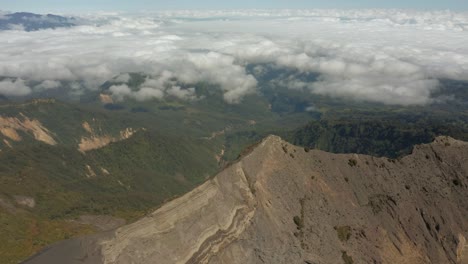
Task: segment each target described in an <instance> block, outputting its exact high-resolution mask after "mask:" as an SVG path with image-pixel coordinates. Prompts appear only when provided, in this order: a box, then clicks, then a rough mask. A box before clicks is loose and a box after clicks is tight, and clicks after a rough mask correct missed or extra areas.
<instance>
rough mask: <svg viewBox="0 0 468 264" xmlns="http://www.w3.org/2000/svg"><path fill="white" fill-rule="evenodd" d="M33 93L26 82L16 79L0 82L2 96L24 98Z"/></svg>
mask: <svg viewBox="0 0 468 264" xmlns="http://www.w3.org/2000/svg"><path fill="white" fill-rule="evenodd" d="M30 93H31V88H29V87H28V86H27V85H26V84H25V82H24V80H21V79H16V80H10V79H5V80H2V81H0V94H3V95H6V96H22V95H28V94H30Z"/></svg>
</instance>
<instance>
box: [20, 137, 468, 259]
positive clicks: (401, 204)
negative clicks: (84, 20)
mask: <svg viewBox="0 0 468 264" xmlns="http://www.w3.org/2000/svg"><path fill="white" fill-rule="evenodd" d="M467 160H468V144H467V143H465V142H461V141H456V140H454V139H451V138H446V137H439V138H437V139H436V140H435V142H434V143H432V144H428V145H420V146H417V147H415V149H414V151H413V153H412V154H411V155H409V156H406V157H404V158H402V159H400V160H392V159H387V158H375V157H371V156H365V155H355V154H330V153H326V152H322V151H316V150H310V151H309V150H308V149H303V148H299V147H296V146H292V145H290V144H288V143H286V142H284V141H282V140H281V139H280V138H278V137H275V136H270V137H268V138H267V139H265V140H264V141H263V142H262V143H261V144H259V145H258V146H256V147H255V148H254V149H253V150H252V151H251V152H250V153H249V154H247V155H246V156H244V157H243V158H242V159H241V160H240V161H238V162H237V163H235V164H233V165H231V166H229V167H228V168H226V169H225V170H224V171H223V172H221V173H220V174H218V175H217V176H216V177H214V178H213V179H211V180H209V181H207V182H206V183H205V184H203V185H201V186H199V187H198V188H196V189H195V190H193V191H192V192H190V193H188V194H186V195H184V196H182V197H180V198H178V199H175V200H173V201H171V202H169V203H167V204H165V205H164V206H163V207H161V208H160V209H158V210H157V211H155V212H154V213H152V214H150V215H148V216H147V217H145V218H143V219H141V220H139V221H137V222H135V223H133V224H131V225H128V226H124V227H121V228H119V229H117V230H115V231H114V232H111V233H107V234H105V235H101V236H97V237H94V238H86V239H83V240H78V241H77V240H71V241H66V242H64V243H61V244H59V245H57V246H55V247H52V248H51V249H48V250H45V251H44V252H43V253H42V254H40V255H38V256H36V257H34V258H32V259H31V260H30V261H28V262H27V263H60V262H62V263H212V264H214V263H314V264H315V263H317V264H319V263H346V264H349V263H467V262H466V261H467V255H468V253H467V249H466V248H467V246H466V237H467V235H468V221H467V219H468V204H467V202H466V201H467V200H468V192H467V186H468V179H467V176H468V162H467ZM52 260H53V261H52ZM73 261H75V262H73Z"/></svg>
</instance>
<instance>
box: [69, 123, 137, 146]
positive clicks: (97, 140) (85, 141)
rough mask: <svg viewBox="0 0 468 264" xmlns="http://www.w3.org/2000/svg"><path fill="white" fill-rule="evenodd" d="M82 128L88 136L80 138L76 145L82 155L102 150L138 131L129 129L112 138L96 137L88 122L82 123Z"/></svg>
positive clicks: (108, 136)
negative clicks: (94, 150)
mask: <svg viewBox="0 0 468 264" xmlns="http://www.w3.org/2000/svg"><path fill="white" fill-rule="evenodd" d="M82 127H83V129H84V130H86V132H88V134H89V135H88V136H83V137H81V141H80V143H79V144H78V150H79V151H80V152H82V153H85V152H87V151H90V150H93V149H100V148H103V147H105V146H107V145H109V144H110V143H113V142H118V141H121V140H125V139H128V138H130V137H131V136H133V135H134V134H135V133H136V132H137V131H138V130H135V129H133V128H131V127H129V128H126V129H124V130H122V131H120V134H119V136H116V137H114V136H111V135H97V134H96V133H95V132H94V131H93V129H92V128H91V126H90V125H89V123H88V122H84V123H83V124H82Z"/></svg>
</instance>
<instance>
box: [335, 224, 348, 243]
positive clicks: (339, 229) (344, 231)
mask: <svg viewBox="0 0 468 264" xmlns="http://www.w3.org/2000/svg"><path fill="white" fill-rule="evenodd" d="M334 229H335V230H336V234H337V235H338V238H339V239H340V241H341V242H346V241H348V240H349V239H350V238H351V227H349V226H335V227H334Z"/></svg>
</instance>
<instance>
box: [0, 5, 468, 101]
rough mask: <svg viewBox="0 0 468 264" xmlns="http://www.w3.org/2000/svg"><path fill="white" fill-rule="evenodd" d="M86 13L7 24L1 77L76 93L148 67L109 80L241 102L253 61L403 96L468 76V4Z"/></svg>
mask: <svg viewBox="0 0 468 264" xmlns="http://www.w3.org/2000/svg"><path fill="white" fill-rule="evenodd" d="M83 21H86V23H83V25H81V26H77V27H73V28H60V29H56V30H42V31H39V32H21V31H3V32H0V39H3V40H6V41H2V42H1V43H0V49H1V50H2V52H1V53H0V76H9V77H17V78H21V79H22V80H27V81H29V80H31V81H35V82H39V83H41V84H40V85H39V86H41V87H42V88H43V89H46V88H47V87H55V85H56V84H58V83H59V82H60V81H69V82H73V83H76V84H77V86H76V89H75V90H76V91H78V90H80V89H83V88H85V89H91V90H96V89H98V88H99V86H100V85H101V84H102V83H104V82H105V81H108V80H112V79H113V78H114V77H115V76H117V78H116V79H113V81H114V82H120V83H128V81H129V75H128V74H125V73H127V72H143V73H145V74H147V75H148V76H149V77H148V78H147V80H146V81H145V83H144V84H143V85H141V86H140V87H132V88H130V87H128V86H127V85H114V86H112V87H111V89H110V92H111V93H112V95H113V96H114V98H115V99H116V100H124V99H125V98H133V99H136V100H148V99H162V98H164V97H165V96H175V97H179V98H182V99H186V100H191V99H193V98H194V96H195V91H194V90H192V89H191V88H187V87H193V85H195V84H196V83H198V82H208V83H211V84H214V86H213V87H219V89H220V90H221V91H222V92H223V94H224V99H225V100H226V102H228V103H237V102H239V101H240V100H242V98H243V97H244V96H246V95H248V94H251V93H255V92H256V90H257V85H258V81H257V80H256V79H255V77H254V76H253V75H251V74H249V73H248V72H247V71H246V65H248V64H258V63H267V64H272V65H276V67H277V68H284V69H289V70H291V69H292V70H297V71H299V72H304V73H318V74H319V75H320V78H319V80H318V81H317V82H307V81H304V80H299V79H294V78H293V77H294V76H292V77H291V76H289V77H288V76H282V78H283V79H282V80H275V81H276V83H277V84H281V85H287V86H288V87H290V88H293V89H307V90H310V91H311V92H313V93H318V94H324V95H330V96H342V97H346V98H348V97H354V98H356V99H360V100H367V101H374V102H382V103H386V104H404V105H408V104H424V103H428V102H430V101H431V100H430V95H431V92H432V91H434V90H436V89H437V85H438V82H437V79H439V78H449V79H456V80H468V75H467V74H466V73H467V72H468V47H467V46H466V43H468V33H467V31H468V14H467V13H456V12H449V11H431V12H421V11H401V10H277V11H265V10H250V11H245V10H244V11H243V10H231V11H203V12H202V11H174V12H170V11H165V12H160V13H155V14H148V13H146V14H137V15H129V14H127V15H125V14H92V15H87V16H86V17H85V19H84V20H83ZM264 70H265V69H262V68H261V67H257V68H256V69H254V74H255V75H256V76H258V74H265V73H264V72H263V73H262V72H261V71H264ZM122 73H123V74H122ZM53 82H56V83H53ZM10 83H11V82H10ZM78 84H79V85H78ZM23 85H24V82H23ZM182 87H183V88H182ZM23 90H24V91H27V89H23Z"/></svg>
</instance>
